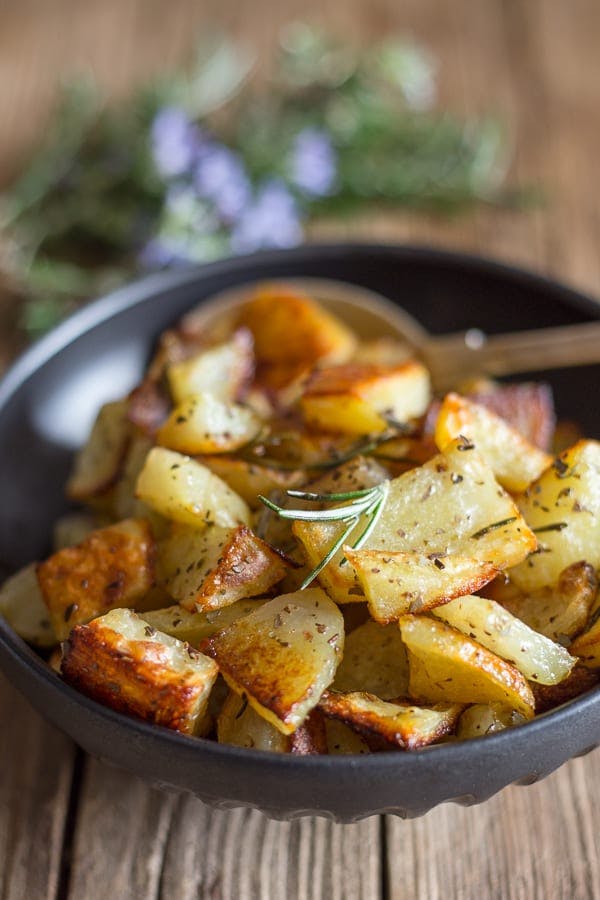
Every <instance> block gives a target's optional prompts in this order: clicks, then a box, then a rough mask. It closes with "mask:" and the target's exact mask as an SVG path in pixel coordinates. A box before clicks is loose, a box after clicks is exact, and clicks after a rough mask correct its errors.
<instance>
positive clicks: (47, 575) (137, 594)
mask: <svg viewBox="0 0 600 900" xmlns="http://www.w3.org/2000/svg"><path fill="white" fill-rule="evenodd" d="M154 555H155V543H154V538H153V537H152V532H151V530H150V526H149V524H148V522H146V521H145V520H144V519H127V520H125V521H124V522H118V523H117V524H116V525H110V526H109V527H108V528H102V529H100V530H99V531H95V532H93V533H92V534H90V535H89V537H87V538H86V539H85V540H84V541H82V542H81V544H79V545H78V546H76V547H65V549H64V550H59V551H58V553H55V554H53V555H52V556H51V557H49V559H47V560H46V561H45V562H42V563H40V564H39V565H38V567H37V577H38V581H39V584H40V588H41V591H42V595H43V598H44V601H45V603H46V606H47V607H48V612H49V614H50V621H51V623H52V628H53V629H54V632H55V634H56V637H57V638H58V639H59V640H64V638H66V637H67V636H68V634H69V632H70V630H71V628H72V627H73V625H79V624H81V623H83V622H88V621H89V620H90V619H92V618H94V616H98V615H100V614H101V613H104V612H106V611H107V610H109V609H115V608H116V607H119V606H136V604H138V603H140V602H142V601H143V598H144V596H145V595H146V594H147V593H148V592H149V591H150V588H151V587H152V586H153V584H154V577H155V572H154Z"/></svg>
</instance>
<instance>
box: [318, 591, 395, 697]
mask: <svg viewBox="0 0 600 900" xmlns="http://www.w3.org/2000/svg"><path fill="white" fill-rule="evenodd" d="M350 608H353V607H350ZM332 688H333V689H335V690H336V691H342V692H349V691H362V692H366V693H368V694H375V695H376V696H377V697H380V698H381V699H382V700H393V699H394V698H395V697H405V696H406V695H407V693H408V660H407V658H406V648H405V646H404V643H403V641H402V637H401V635H400V631H399V630H398V628H397V627H396V626H395V625H388V626H385V625H378V624H377V622H374V621H373V620H372V619H369V620H368V621H366V622H365V623H364V624H363V625H359V626H358V628H355V629H354V631H351V632H350V634H346V640H345V644H344V656H343V659H342V661H341V663H340V664H339V666H338V669H337V672H336V673H335V678H334V680H333V684H332Z"/></svg>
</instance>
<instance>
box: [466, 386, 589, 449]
mask: <svg viewBox="0 0 600 900" xmlns="http://www.w3.org/2000/svg"><path fill="white" fill-rule="evenodd" d="M459 391H460V393H461V394H466V395H467V396H468V397H469V399H470V400H472V401H473V402H474V403H478V404H480V405H481V406H485V407H486V409H489V410H491V411H492V412H494V413H496V415H497V416H500V417H501V418H502V419H504V420H505V421H506V422H508V424H509V425H510V426H511V427H512V428H514V429H516V431H518V432H519V433H520V434H522V435H523V437H524V438H525V440H527V441H529V442H530V443H531V444H534V445H535V446H536V447H539V449H540V450H550V448H551V446H552V436H553V434H554V427H555V424H556V416H555V413H554V399H553V397H552V388H551V387H550V385H549V384H542V383H540V382H530V381H522V382H518V383H517V384H500V383H499V382H495V381H490V380H489V379H487V378H485V379H484V378H478V379H476V380H475V381H474V382H471V384H469V385H461V386H460V388H459ZM569 443H574V441H570V442H569ZM566 446H568V444H567V445H566Z"/></svg>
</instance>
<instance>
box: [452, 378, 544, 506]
mask: <svg viewBox="0 0 600 900" xmlns="http://www.w3.org/2000/svg"><path fill="white" fill-rule="evenodd" d="M461 434H462V435H464V436H465V437H467V438H468V439H469V440H470V441H472V442H473V443H474V444H475V446H476V447H477V450H478V452H479V453H480V454H481V456H482V457H483V458H484V459H485V461H486V462H487V463H488V464H489V465H490V466H491V468H492V471H493V472H494V475H495V476H496V479H497V480H498V481H499V483H500V484H501V485H502V486H503V487H505V488H506V490H508V491H512V492H518V491H524V490H525V489H526V488H527V487H528V486H529V485H530V484H531V482H532V481H535V479H536V478H539V476H540V475H541V474H542V472H544V471H545V469H547V468H548V466H549V465H550V464H551V463H552V457H551V456H550V455H549V454H548V453H544V452H543V451H542V450H540V449H539V448H538V447H535V446H534V445H533V444H530V443H529V441H527V440H526V439H525V438H524V437H523V435H522V434H521V433H520V432H518V431H516V429H514V428H512V427H511V426H510V425H509V424H508V423H507V422H505V420H504V419H502V418H500V416H497V415H496V414H495V413H493V412H491V411H490V410H488V409H486V407H485V406H482V405H479V404H477V403H473V402H472V401H471V400H467V398H466V397H461V396H460V395H459V394H454V393H450V394H447V395H446V397H445V398H444V402H443V403H442V407H441V409H440V412H439V415H438V418H437V422H436V426H435V441H436V444H437V445H438V447H439V449H440V450H443V449H444V447H446V446H447V445H448V444H449V443H450V442H451V441H453V440H455V439H456V438H457V437H459V435H461Z"/></svg>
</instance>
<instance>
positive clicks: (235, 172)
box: [195, 142, 251, 222]
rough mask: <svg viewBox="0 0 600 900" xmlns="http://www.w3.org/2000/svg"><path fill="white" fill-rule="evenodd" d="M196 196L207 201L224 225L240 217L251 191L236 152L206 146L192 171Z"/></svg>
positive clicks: (210, 145)
mask: <svg viewBox="0 0 600 900" xmlns="http://www.w3.org/2000/svg"><path fill="white" fill-rule="evenodd" d="M195 184H196V188H197V190H198V193H199V194H200V196H201V197H203V198H204V199H206V200H210V201H211V202H212V203H213V204H214V206H215V209H216V210H217V213H218V214H219V215H220V216H221V218H222V219H224V220H225V221H227V222H231V221H234V220H235V219H237V217H238V216H239V215H240V213H241V212H242V210H243V209H244V207H245V206H246V204H247V203H248V201H249V200H250V195H251V190H250V182H249V181H248V176H247V175H246V170H245V168H244V164H243V162H242V160H241V159H240V157H239V156H238V154H237V153H234V152H233V150H230V149H229V147H225V146H224V144H217V143H214V142H213V143H207V144H205V145H204V146H203V147H202V151H201V152H200V154H199V157H198V163H197V166H196V172H195Z"/></svg>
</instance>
